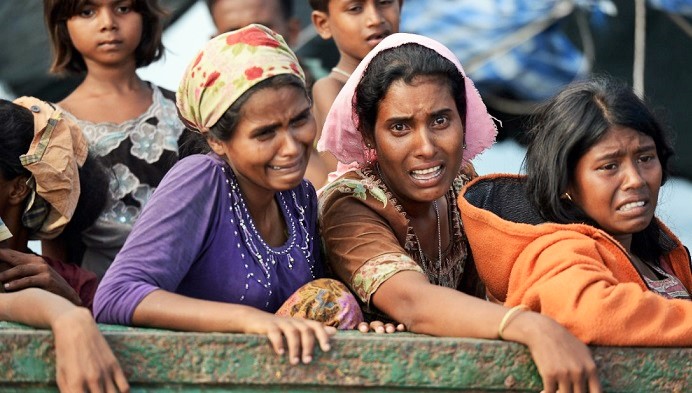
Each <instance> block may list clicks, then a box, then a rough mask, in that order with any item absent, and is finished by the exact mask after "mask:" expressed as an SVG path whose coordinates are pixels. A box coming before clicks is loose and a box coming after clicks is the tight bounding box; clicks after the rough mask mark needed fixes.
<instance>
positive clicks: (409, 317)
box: [372, 272, 519, 341]
mask: <svg viewBox="0 0 692 393" xmlns="http://www.w3.org/2000/svg"><path fill="white" fill-rule="evenodd" d="M372 302H373V304H374V305H375V306H376V307H377V308H378V309H380V310H382V311H383V312H385V313H386V314H388V315H389V316H390V317H392V318H393V319H395V320H396V321H398V322H401V323H403V324H404V325H405V326H406V328H407V329H408V330H409V331H412V332H416V333H424V334H430V335H435V336H451V337H473V338H485V339H496V338H498V327H499V325H500V322H501V321H502V318H503V317H504V315H505V313H506V312H507V311H508V309H507V308H505V307H502V306H500V305H497V304H493V303H490V302H487V301H485V300H482V299H478V298H475V297H473V296H469V295H466V294H464V293H462V292H459V291H457V290H454V289H450V288H445V287H441V286H437V285H432V284H430V283H429V282H428V281H427V280H426V278H425V277H424V276H423V275H422V274H420V273H416V272H400V273H397V274H396V275H394V276H392V277H391V278H390V279H389V280H387V281H386V282H384V283H383V284H382V285H381V286H380V288H379V289H378V290H377V292H375V294H374V295H373V297H372ZM510 325H511V324H510ZM510 337H512V338H515V337H514V336H513V335H511V334H510ZM508 338H509V337H508ZM516 341H519V340H516Z"/></svg>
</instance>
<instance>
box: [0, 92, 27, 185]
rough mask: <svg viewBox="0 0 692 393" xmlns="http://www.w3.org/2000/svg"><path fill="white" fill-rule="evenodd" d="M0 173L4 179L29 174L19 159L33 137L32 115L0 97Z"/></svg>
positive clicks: (21, 107)
mask: <svg viewBox="0 0 692 393" xmlns="http://www.w3.org/2000/svg"><path fill="white" fill-rule="evenodd" d="M0 130H1V131H0V132H1V133H2V135H1V136H0V141H1V142H0V175H1V176H2V177H3V178H4V179H5V180H12V179H16V178H17V177H19V176H26V177H29V176H31V172H29V171H28V170H27V169H26V168H24V166H23V165H22V163H21V161H19V156H21V155H22V154H25V153H26V152H27V151H29V145H31V140H32V139H34V116H33V115H32V114H31V111H29V110H28V109H26V108H24V107H23V106H20V105H17V104H15V103H13V102H10V101H7V100H2V99H0Z"/></svg>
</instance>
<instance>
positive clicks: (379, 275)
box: [351, 254, 425, 304]
mask: <svg viewBox="0 0 692 393" xmlns="http://www.w3.org/2000/svg"><path fill="white" fill-rule="evenodd" d="M406 270H412V271H416V272H419V273H422V274H425V272H424V271H423V269H421V267H420V266H419V265H418V264H417V263H416V261H414V260H413V259H411V257H409V256H408V255H406V254H385V255H380V256H378V257H375V258H373V259H371V260H369V261H367V262H365V264H364V265H363V266H361V267H360V268H359V269H358V270H357V271H356V272H355V273H354V274H353V277H351V288H353V290H354V291H355V292H356V295H357V296H358V297H359V298H360V300H361V301H362V302H363V303H365V304H370V297H371V296H372V295H373V294H374V293H375V291H377V289H378V288H379V287H380V285H382V283H383V282H385V281H387V280H389V278H390V277H392V276H393V275H395V274H396V273H399V272H402V271H406Z"/></svg>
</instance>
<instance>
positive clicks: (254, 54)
mask: <svg viewBox="0 0 692 393" xmlns="http://www.w3.org/2000/svg"><path fill="white" fill-rule="evenodd" d="M280 74H293V75H296V76H297V77H299V78H300V79H301V80H302V81H303V83H304V82H305V75H304V74H303V70H302V69H301V68H300V66H299V65H298V59H297V58H296V55H295V54H294V53H293V52H292V51H291V49H290V48H289V47H288V45H286V42H285V41H284V39H283V38H282V37H281V36H280V35H279V34H277V33H275V32H273V31H272V30H270V29H269V28H267V27H265V26H262V25H258V24H252V25H249V26H246V27H243V28H242V29H238V30H235V31H231V32H228V33H225V34H221V35H219V36H216V37H214V38H213V39H211V40H210V41H209V42H208V43H207V44H206V45H205V46H204V48H202V50H201V51H200V52H199V54H198V55H197V56H196V57H195V60H194V61H193V62H192V63H191V64H190V65H189V66H188V67H187V70H185V74H184V75H183V79H182V81H181V82H180V87H179V88H178V93H177V94H176V105H177V106H178V112H179V113H180V117H181V120H182V121H183V122H184V123H185V125H186V126H187V127H188V128H190V129H192V130H194V131H198V132H201V133H204V132H207V131H209V128H211V127H212V126H213V125H214V124H216V122H217V121H218V120H219V119H220V118H221V116H222V115H223V114H224V113H225V112H226V111H227V110H228V108H229V107H230V106H231V105H233V103H234V102H235V101H236V100H237V99H238V98H239V97H240V96H241V95H243V93H245V92H246V91H248V90H249V89H250V88H251V87H252V86H254V85H256V84H258V83H259V82H261V81H263V80H265V79H269V78H271V77H272V76H276V75H280Z"/></svg>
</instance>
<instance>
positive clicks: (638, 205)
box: [618, 201, 644, 212]
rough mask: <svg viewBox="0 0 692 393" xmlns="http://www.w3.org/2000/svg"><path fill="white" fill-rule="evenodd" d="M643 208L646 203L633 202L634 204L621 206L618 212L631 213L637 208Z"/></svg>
mask: <svg viewBox="0 0 692 393" xmlns="http://www.w3.org/2000/svg"><path fill="white" fill-rule="evenodd" d="M642 206H644V201H639V202H632V203H628V204H626V205H623V206H621V207H620V209H618V210H620V211H623V212H626V211H630V210H632V209H634V208H635V207H642Z"/></svg>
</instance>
